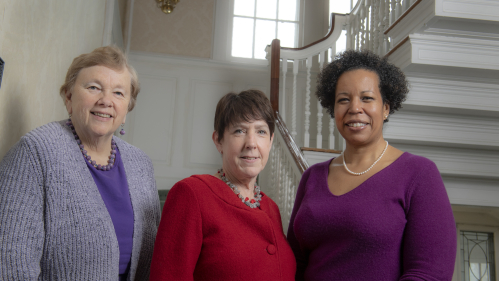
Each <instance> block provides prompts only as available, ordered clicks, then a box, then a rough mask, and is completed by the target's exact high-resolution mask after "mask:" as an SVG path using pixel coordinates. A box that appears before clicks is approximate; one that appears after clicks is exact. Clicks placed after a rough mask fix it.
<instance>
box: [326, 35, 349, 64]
mask: <svg viewBox="0 0 499 281" xmlns="http://www.w3.org/2000/svg"><path fill="white" fill-rule="evenodd" d="M345 35H346V34H345ZM329 52H330V55H329V62H333V61H334V57H335V56H336V44H333V46H331V48H329Z"/></svg>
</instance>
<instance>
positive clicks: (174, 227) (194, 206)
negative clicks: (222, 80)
mask: <svg viewBox="0 0 499 281" xmlns="http://www.w3.org/2000/svg"><path fill="white" fill-rule="evenodd" d="M273 137H274V117H273V112H272V107H271V105H270V101H269V100H268V99H267V97H266V96H265V95H264V94H263V93H262V92H260V91H258V90H248V91H244V92H241V93H240V94H234V93H229V94H227V95H225V96H224V97H223V98H222V99H221V100H220V101H219V102H218V105H217V109H216V113H215V131H214V132H213V136H212V138H213V142H214V143H215V146H216V148H217V150H218V151H219V152H220V154H221V156H222V167H221V169H219V170H218V171H217V172H215V173H214V174H213V175H194V176H191V177H189V178H186V179H184V180H181V181H180V182H178V183H177V184H175V186H173V187H172V189H171V190H170V192H169V194H168V197H167V199H166V203H165V207H164V209H163V215H162V217H161V222H160V225H159V229H158V234H157V237H156V244H155V246H154V253H153V259H152V265H151V279H150V280H176V281H181V280H206V281H209V280H217V281H220V280H238V281H244V280H248V281H249V280H251V281H254V280H258V281H264V280H269V281H276V280H294V275H295V270H296V262H295V258H294V255H293V252H292V251H291V248H290V247H289V245H288V243H287V241H286V237H285V236H284V233H283V230H282V224H281V217H280V214H279V209H278V207H277V205H276V204H275V203H274V201H272V199H270V198H269V197H268V196H266V195H265V194H264V193H263V192H261V191H260V188H259V187H258V186H257V185H256V179H257V176H258V174H259V173H260V172H261V171H262V170H263V168H264V167H265V164H266V163H267V160H268V156H269V152H270V148H271V146H272V140H273Z"/></svg>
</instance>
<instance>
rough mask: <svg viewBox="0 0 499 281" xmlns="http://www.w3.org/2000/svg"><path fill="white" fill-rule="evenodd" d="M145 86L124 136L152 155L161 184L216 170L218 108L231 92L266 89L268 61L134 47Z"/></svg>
mask: <svg viewBox="0 0 499 281" xmlns="http://www.w3.org/2000/svg"><path fill="white" fill-rule="evenodd" d="M130 61H131V63H132V65H133V66H134V67H135V68H136V69H137V72H138V75H139V81H140V83H141V86H142V90H141V92H140V93H139V96H138V99H137V105H136V107H135V109H134V110H133V111H132V112H130V113H129V114H128V116H127V122H126V125H125V130H126V131H127V134H126V135H125V140H127V141H128V142H129V143H131V144H133V145H136V146H138V147H139V148H141V149H142V150H144V151H145V152H146V153H147V154H148V155H149V157H151V159H152V161H153V164H154V170H155V176H156V182H157V185H158V189H170V188H171V187H172V186H173V185H174V184H175V183H176V182H177V181H179V180H181V179H183V178H186V177H189V176H191V175H192V174H214V173H216V171H217V169H219V168H220V167H221V158H220V156H219V154H218V152H217V150H216V148H215V145H214V144H213V141H212V140H211V135H212V133H213V130H214V129H213V122H214V116H215V108H216V104H217V103H218V100H219V99H220V98H221V97H222V96H223V95H225V94H227V93H228V92H231V91H234V92H240V91H242V90H246V89H250V88H255V89H259V90H262V91H263V92H265V93H268V89H269V86H270V77H269V75H268V70H267V67H265V66H264V67H261V66H254V67H251V66H246V65H236V64H223V63H216V62H212V61H207V60H202V59H190V58H179V57H172V56H166V55H158V54H153V53H141V52H132V53H131V54H130Z"/></svg>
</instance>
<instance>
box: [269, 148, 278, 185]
mask: <svg viewBox="0 0 499 281" xmlns="http://www.w3.org/2000/svg"><path fill="white" fill-rule="evenodd" d="M276 147H277V142H276V141H274V142H273V143H272V149H271V150H270V186H271V188H275V186H276V182H275V175H276V172H275V162H276V161H275V157H276Z"/></svg>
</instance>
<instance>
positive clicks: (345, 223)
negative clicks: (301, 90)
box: [288, 51, 457, 281]
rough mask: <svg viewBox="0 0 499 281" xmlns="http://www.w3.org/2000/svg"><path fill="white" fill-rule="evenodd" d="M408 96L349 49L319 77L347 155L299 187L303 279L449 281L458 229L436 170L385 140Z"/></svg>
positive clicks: (294, 244)
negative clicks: (385, 130)
mask: <svg viewBox="0 0 499 281" xmlns="http://www.w3.org/2000/svg"><path fill="white" fill-rule="evenodd" d="M408 91H409V90H408V87H407V81H406V78H405V75H404V74H403V73H402V71H401V70H400V69H398V68H397V67H395V66H394V65H392V64H390V63H388V61H387V60H386V59H381V58H380V57H378V56H377V55H375V54H373V53H371V52H366V51H363V52H358V51H346V52H344V53H342V54H340V55H339V56H338V57H337V58H336V60H335V61H333V62H332V63H331V64H329V65H328V66H327V67H326V68H325V69H324V70H323V71H322V73H320V75H319V85H318V86H317V96H318V98H319V100H320V102H321V105H322V106H323V107H325V108H327V110H328V112H329V113H330V114H331V117H332V118H334V119H335V121H336V126H337V128H338V131H339V132H340V134H341V135H342V136H343V138H344V139H345V141H346V148H345V151H344V152H343V154H342V155H341V156H340V157H337V158H334V159H332V160H329V161H326V162H324V163H319V164H316V165H314V166H312V167H310V168H309V169H308V170H307V171H306V172H305V173H304V174H303V177H302V179H301V182H300V186H299V188H298V193H297V196H296V201H295V206H294V208H293V213H292V215H291V221H290V224H289V230H288V240H289V243H290V245H291V248H292V249H293V251H294V253H295V256H296V261H297V273H296V280H314V281H318V280H328V281H330V280H341V281H347V280H355V281H358V280H382V281H391V280H451V278H452V273H453V270H454V262H455V255H456V244H457V242H456V227H455V222H454V217H453V215H452V210H451V206H450V203H449V199H448V197H447V193H446V191H445V187H444V184H443V182H442V178H441V177H440V174H439V172H438V169H437V167H436V166H435V164H434V163H433V162H432V161H430V160H428V159H426V158H424V157H420V156H416V155H413V154H410V153H408V152H402V151H400V150H398V149H396V148H395V147H393V146H390V145H388V142H387V141H385V140H384V138H383V124H384V123H385V122H388V115H389V114H392V113H394V112H395V110H398V109H399V108H400V107H401V104H402V102H403V101H404V100H405V98H406V95H407V93H408Z"/></svg>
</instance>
